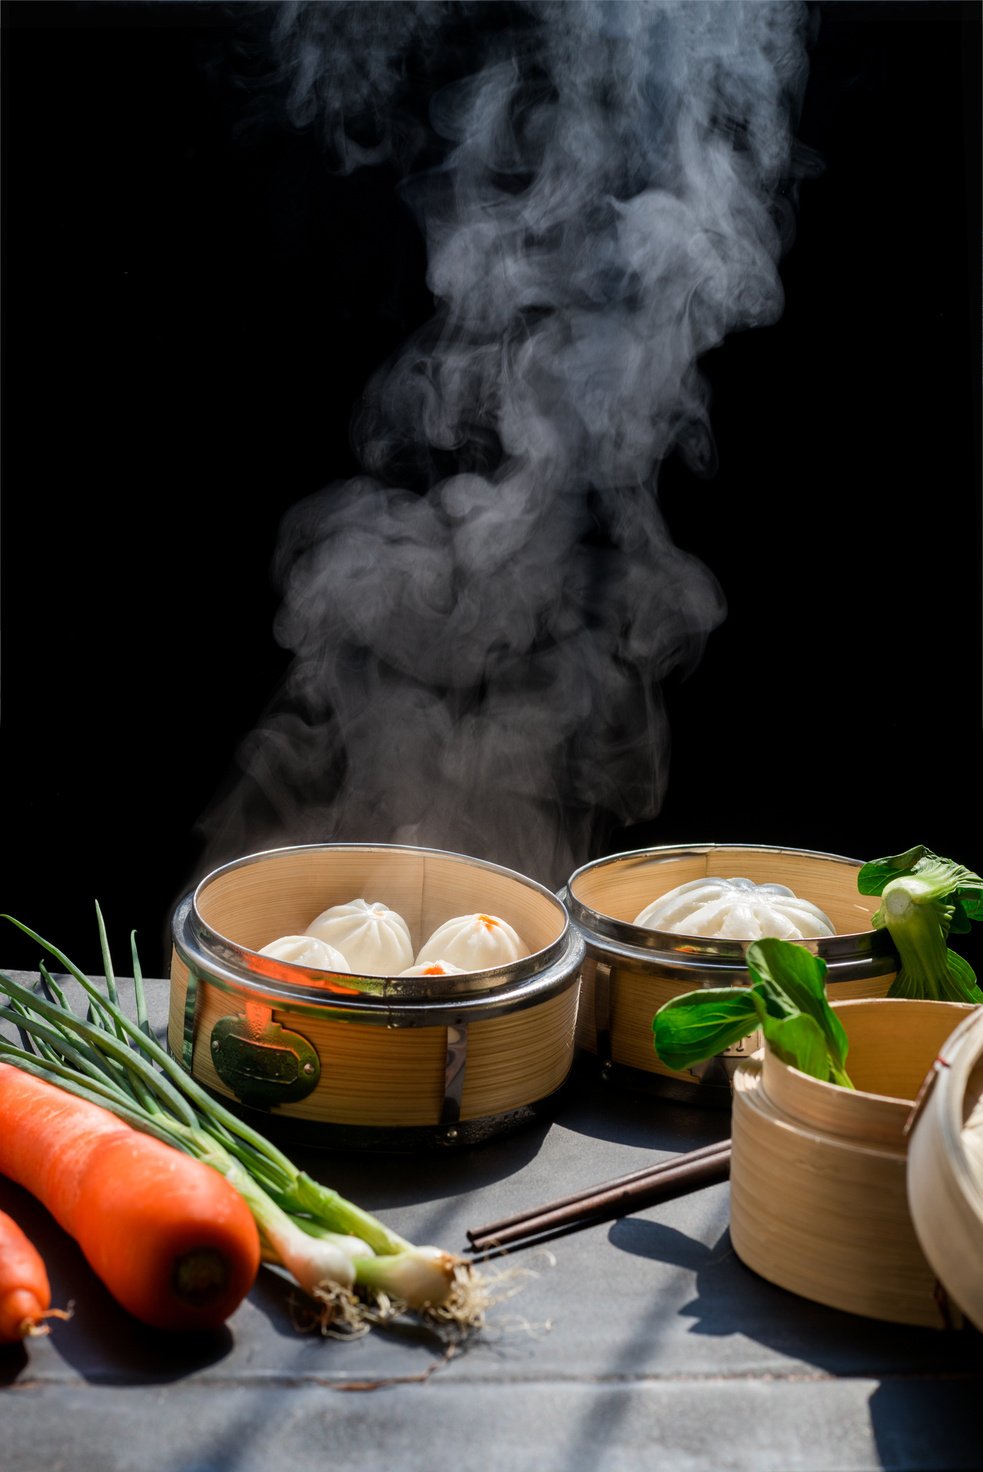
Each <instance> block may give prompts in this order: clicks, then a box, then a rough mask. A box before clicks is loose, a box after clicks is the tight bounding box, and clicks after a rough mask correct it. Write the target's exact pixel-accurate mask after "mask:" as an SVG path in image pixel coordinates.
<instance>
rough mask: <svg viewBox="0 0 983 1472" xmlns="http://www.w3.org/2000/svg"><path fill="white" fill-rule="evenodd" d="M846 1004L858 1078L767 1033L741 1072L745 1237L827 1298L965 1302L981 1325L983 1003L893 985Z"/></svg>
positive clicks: (952, 1314) (806, 1292)
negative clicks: (827, 1069)
mask: <svg viewBox="0 0 983 1472" xmlns="http://www.w3.org/2000/svg"><path fill="white" fill-rule="evenodd" d="M835 1010H836V1012H837V1013H838V1014H839V1016H840V1018H841V1020H842V1022H843V1024H844V1026H845V1028H846V1030H847V1035H848V1037H849V1039H850V1052H849V1057H848V1060H847V1066H848V1068H849V1071H850V1075H851V1078H852V1079H853V1081H854V1083H855V1084H856V1088H855V1089H845V1088H841V1087H839V1086H838V1085H835V1084H830V1083H825V1082H822V1081H821V1080H819V1079H815V1078H811V1077H809V1076H808V1075H807V1074H804V1073H801V1072H800V1071H799V1070H798V1069H795V1068H791V1067H789V1066H788V1065H786V1064H784V1063H782V1062H781V1061H780V1060H779V1059H778V1058H777V1057H775V1055H774V1054H772V1053H771V1052H770V1051H769V1050H768V1049H764V1050H762V1051H761V1052H759V1053H757V1054H756V1055H755V1056H754V1058H752V1059H750V1060H748V1061H746V1062H744V1063H741V1064H740V1066H739V1067H738V1069H737V1070H736V1072H735V1075H734V1103H733V1159H732V1165H731V1237H732V1241H733V1245H734V1250H735V1252H736V1253H737V1255H738V1256H739V1257H740V1258H741V1260H742V1261H743V1262H744V1263H745V1264H746V1266H748V1267H750V1268H752V1269H753V1270H754V1271H755V1272H757V1273H759V1274H760V1275H761V1276H762V1277H764V1278H767V1279H768V1280H769V1281H770V1282H773V1283H776V1284H778V1285H779V1286H780V1287H783V1288H786V1289H788V1290H790V1291H791V1292H793V1293H797V1294H799V1295H800V1296H801V1297H804V1298H808V1299H811V1300H813V1301H814V1302H817V1303H824V1304H828V1305H830V1306H831V1307H833V1308H839V1309H844V1310H846V1311H848V1312H852V1313H858V1314H864V1315H868V1316H870V1317H873V1318H877V1319H884V1320H888V1321H891V1322H895V1323H904V1324H912V1325H925V1326H931V1327H936V1328H945V1327H958V1326H959V1325H960V1324H961V1322H962V1316H963V1315H965V1317H966V1318H968V1319H969V1320H970V1321H971V1322H972V1323H974V1324H976V1325H977V1327H979V1326H980V1325H981V1324H983V1187H981V1174H980V1170H981V1156H983V1105H981V1103H980V1098H981V1094H983V1062H981V1057H983V1010H981V1009H980V1008H976V1007H971V1006H965V1005H962V1004H958V1003H948V1002H922V1001H914V1000H910V999H891V998H878V999H872V1000H863V1001H850V1002H841V1003H838V1004H835ZM940 1060H941V1061H940ZM926 1079H934V1080H935V1082H934V1083H933V1086H932V1087H931V1089H928V1088H925V1087H923V1086H924V1085H925V1083H926ZM919 1096H921V1099H920V1098H919ZM974 1162H975V1163H974ZM909 1203H911V1204H909Z"/></svg>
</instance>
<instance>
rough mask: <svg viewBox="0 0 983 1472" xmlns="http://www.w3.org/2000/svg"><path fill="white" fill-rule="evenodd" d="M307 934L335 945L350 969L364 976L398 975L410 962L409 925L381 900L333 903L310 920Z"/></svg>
mask: <svg viewBox="0 0 983 1472" xmlns="http://www.w3.org/2000/svg"><path fill="white" fill-rule="evenodd" d="M307 934H308V935H313V936H315V937H316V938H317V939H318V940H323V941H325V942H326V943H327V944H328V945H329V946H334V947H335V948H336V949H337V950H339V951H340V952H341V954H342V955H343V956H344V958H345V960H346V961H347V962H348V964H349V966H350V968H351V969H352V971H355V972H360V973H362V974H363V975H365V976H398V975H399V973H400V972H401V971H403V970H405V969H406V967H407V966H412V964H413V942H412V941H411V939H410V928H409V926H408V925H407V923H406V921H405V920H404V919H403V917H402V915H399V914H397V912H396V911H395V910H390V908H389V906H388V905H384V904H383V903H382V902H381V900H372V901H370V900H363V899H357V900H349V901H348V902H347V904H343V905H332V906H331V907H330V909H327V910H322V912H321V914H320V915H318V916H317V918H316V919H315V920H312V921H311V923H310V925H308V927H307Z"/></svg>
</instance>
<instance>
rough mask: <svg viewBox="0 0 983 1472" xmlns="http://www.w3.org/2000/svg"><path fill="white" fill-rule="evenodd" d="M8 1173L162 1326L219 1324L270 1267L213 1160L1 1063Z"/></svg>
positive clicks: (102, 1273)
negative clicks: (261, 1267)
mask: <svg viewBox="0 0 983 1472" xmlns="http://www.w3.org/2000/svg"><path fill="white" fill-rule="evenodd" d="M0 1117H2V1119H3V1128H2V1130H0V1172H2V1173H3V1174H4V1175H6V1176H9V1177H10V1179H11V1180H13V1181H16V1182H17V1183H18V1184H19V1185H21V1186H23V1187H24V1188H25V1189H26V1190H28V1191H30V1192H31V1193H32V1194H33V1195H34V1196H36V1197H37V1198H38V1200H39V1201H40V1202H41V1203H42V1204H43V1205H44V1206H45V1207H46V1208H47V1209H48V1211H50V1213H51V1215H52V1216H53V1217H54V1218H55V1220H56V1221H57V1222H58V1224H59V1225H60V1226H61V1227H63V1228H64V1230H65V1231H66V1232H67V1233H68V1234H69V1236H71V1237H74V1239H75V1240H76V1242H77V1243H78V1245H79V1246H80V1247H81V1249H82V1251H83V1253H84V1254H85V1257H86V1259H87V1260H88V1262H89V1265H90V1266H91V1267H92V1269H93V1271H94V1272H95V1273H96V1274H97V1276H98V1277H99V1278H101V1280H102V1282H103V1283H104V1284H105V1286H106V1287H107V1288H108V1289H109V1291H110V1293H112V1295H113V1297H114V1298H116V1300H117V1301H118V1302H119V1303H121V1304H122V1305H123V1307H124V1308H125V1309H127V1310H128V1311H129V1312H130V1313H131V1314H133V1315H134V1316H135V1317H136V1318H138V1319H140V1320H142V1321H143V1322H144V1323H146V1324H149V1325H151V1326H152V1327H154V1328H158V1329H172V1330H188V1329H203V1328H216V1327H218V1326H219V1325H221V1324H222V1323H224V1322H225V1320H226V1319H227V1318H228V1317H229V1316H230V1314H232V1313H233V1312H234V1310H235V1309H236V1308H237V1307H238V1305H239V1304H240V1303H241V1301H242V1299H243V1298H244V1297H245V1295H246V1294H247V1293H248V1292H249V1289H250V1288H251V1287H252V1284H253V1281H254V1280H255V1277H256V1273H257V1271H258V1270H259V1262H260V1242H259V1233H258V1231H257V1228H256V1223H255V1221H254V1219H253V1216H252V1213H251V1212H250V1210H249V1207H248V1206H247V1205H246V1203H245V1201H244V1200H243V1198H242V1196H241V1195H240V1194H239V1192H238V1191H237V1190H236V1189H235V1188H234V1187H233V1186H231V1185H230V1184H229V1182H228V1181H226V1180H225V1178H224V1177H223V1176H221V1175H220V1174H219V1173H218V1172H217V1171H215V1170H213V1169H212V1168H211V1167H210V1166H209V1165H206V1164H204V1163H203V1162H202V1161H200V1160H197V1159H195V1158H194V1157H193V1156H190V1155H186V1154H184V1153H183V1152H182V1151H180V1150H178V1149H176V1148H175V1147H174V1146H172V1145H166V1144H164V1143H163V1141H161V1140H158V1139H156V1138H155V1137H154V1136H152V1135H148V1134H144V1133H142V1132H141V1131H140V1130H136V1129H133V1128H132V1127H131V1126H130V1125H128V1124H126V1123H124V1122H123V1121H122V1120H120V1119H118V1118H117V1117H116V1116H115V1115H114V1114H111V1113H110V1112H109V1111H108V1110H106V1109H103V1108H101V1107H100V1106H99V1105H97V1104H92V1103H89V1102H88V1101H87V1100H84V1099H80V1098H78V1097H77V1096H75V1095H74V1094H71V1093H68V1092H67V1091H66V1090H64V1089H62V1088H59V1087H58V1086H57V1085H55V1084H50V1083H47V1082H45V1080H43V1079H40V1078H36V1077H34V1075H33V1074H30V1073H27V1072H25V1071H24V1070H22V1069H20V1068H15V1067H11V1065H10V1064H7V1063H0Z"/></svg>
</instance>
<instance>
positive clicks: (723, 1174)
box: [467, 1140, 730, 1252]
mask: <svg viewBox="0 0 983 1472" xmlns="http://www.w3.org/2000/svg"><path fill="white" fill-rule="evenodd" d="M729 1173H730V1141H729V1140H720V1141H718V1142H717V1143H716V1144H714V1145H704V1146H703V1147H702V1148H701V1149H699V1150H691V1151H689V1152H688V1153H687V1154H685V1155H677V1156H674V1157H673V1158H672V1159H671V1160H664V1161H661V1162H660V1163H659V1164H658V1165H651V1166H646V1167H644V1168H643V1169H641V1170H636V1171H631V1172H630V1173H629V1174H628V1175H625V1176H618V1177H617V1178H616V1179H615V1180H613V1181H606V1182H604V1183H602V1184H601V1185H597V1186H591V1187H588V1188H586V1189H585V1190H583V1191H577V1192H575V1193H573V1194H572V1195H570V1196H564V1197H561V1198H560V1199H559V1200H557V1201H551V1202H548V1203H546V1204H545V1205H543V1206H538V1207H534V1208H532V1209H530V1210H528V1211H523V1212H518V1213H516V1214H515V1215H514V1216H510V1217H502V1218H501V1219H500V1220H499V1221H496V1222H489V1223H488V1224H487V1225H486V1226H484V1227H474V1228H472V1229H471V1230H470V1231H469V1232H468V1233H467V1238H468V1241H469V1242H470V1243H471V1246H472V1248H473V1249H474V1250H475V1251H477V1252H486V1251H489V1250H491V1249H494V1248H498V1247H504V1246H506V1245H512V1244H515V1243H518V1242H522V1241H524V1240H525V1239H528V1238H532V1237H541V1236H542V1235H543V1234H544V1233H554V1232H560V1231H573V1230H576V1229H577V1228H578V1227H582V1226H590V1225H593V1224H594V1223H595V1222H599V1221H610V1220H611V1219H612V1218H613V1217H618V1216H627V1215H629V1214H630V1213H631V1212H632V1211H638V1210H639V1209H640V1208H641V1207H642V1206H651V1205H652V1204H653V1203H654V1202H656V1201H665V1200H669V1199H670V1198H671V1197H672V1196H677V1195H681V1194H682V1193H683V1192H685V1191H692V1190H695V1189H697V1188H698V1187H700V1186H708V1185H712V1184H713V1183H715V1182H717V1181H722V1180H725V1179H726V1178H727V1176H728V1175H729Z"/></svg>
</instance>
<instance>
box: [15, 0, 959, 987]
mask: <svg viewBox="0 0 983 1472" xmlns="http://www.w3.org/2000/svg"><path fill="white" fill-rule="evenodd" d="M243 9H244V7H242V6H239V7H236V6H231V7H221V6H212V5H197V6H189V5H184V4H179V3H178V4H167V3H151V4H147V5H132V4H128V3H120V4H95V5H92V4H74V5H72V4H69V5H62V4H35V3H33V0H21V3H14V4H6V5H4V6H3V26H4V30H3V68H4V73H3V108H4V115H3V186H4V199H3V205H4V215H3V264H4V283H3V289H4V323H3V421H4V422H3V430H4V434H3V455H4V461H3V507H2V514H3V527H2V534H3V549H2V550H3V608H2V613H3V623H2V638H3V646H2V658H3V663H2V692H0V694H2V711H0V774H2V788H0V800H2V807H0V853H2V878H3V882H2V886H0V908H2V909H4V910H7V911H9V912H11V913H13V914H15V915H17V916H18V917H19V918H21V919H22V920H24V921H26V922H28V923H29V924H31V925H33V926H34V927H35V928H36V929H38V930H40V931H41V932H42V933H43V934H46V935H48V936H49V937H50V938H51V939H53V940H55V941H56V942H57V943H58V944H60V945H61V946H62V947H63V948H64V949H66V950H68V951H69V953H70V954H71V955H73V957H74V958H75V959H76V960H78V961H79V962H80V963H81V964H83V965H85V966H87V967H89V968H90V969H96V968H97V967H98V950H97V946H96V942H95V926H94V919H93V900H94V899H96V898H97V899H98V900H99V901H100V903H101V905H102V907H103V909H104V911H105V913H106V917H107V922H108V925H109V928H110V933H111V935H112V937H113V939H114V943H116V944H118V945H119V947H120V948H121V952H122V948H124V947H125V937H126V934H127V933H128V931H129V930H130V929H131V928H136V929H137V932H138V936H139V940H140V945H141V953H142V956H143V964H144V969H145V971H147V972H148V973H151V974H163V972H162V970H161V968H165V967H166V965H167V949H168V947H167V927H168V918H169V914H170V910H171V907H172V905H173V903H174V902H175V900H176V899H177V898H178V897H179V896H180V895H181V894H182V893H183V892H184V890H185V889H186V888H187V886H188V884H189V883H190V882H191V880H192V878H193V877H195V875H196V873H197V866H198V863H199V858H200V853H201V841H200V835H199V833H198V828H197V825H198V822H199V818H200V816H201V814H202V812H203V811H204V810H205V809H206V807H207V806H208V804H209V803H210V802H211V801H212V799H213V797H214V794H215V793H216V791H217V790H218V789H219V788H220V787H221V786H222V785H223V784H224V783H225V782H226V780H227V778H228V776H229V773H230V770H231V767H232V763H233V760H234V754H235V749H236V746H237V743H238V742H239V741H240V740H241V739H242V737H243V736H244V735H246V734H247V733H248V732H249V730H250V729H251V728H252V725H253V723H254V721H255V719H256V717H257V715H258V714H259V712H260V711H261V709H262V708H263V706H264V705H265V703H266V702H267V700H268V698H269V696H270V694H271V692H272V691H273V689H274V688H275V686H276V683H277V681H278V679H279V677H280V675H281V674H282V673H283V671H284V669H285V666H286V656H285V654H284V652H283V651H282V650H281V649H280V648H278V646H277V645H276V643H275V640H274V636H273V618H274V614H275V610H276V606H277V599H276V596H275V594H274V591H273V588H272V584H271V579H270V561H271V557H272V552H273V548H274V544H275V541H276V535H277V527H278V523H279V520H280V518H281V516H282V515H283V513H284V512H285V510H286V509H287V508H288V507H290V506H291V505H293V504H294V503H295V502H296V501H298V500H299V499H300V498H301V497H303V496H305V495H307V494H309V493H310V492H312V491H314V490H316V489H317V488H319V487H320V486H322V485H324V484H326V483H328V482H329V481H332V480H335V479H338V478H340V477H344V476H346V475H348V474H350V473H351V472H352V470H353V469H354V468H355V467H354V464H353V462H352V452H351V449H350V444H349V422H350V417H351V414H352V409H353V405H354V403H355V401H356V399H357V396H358V393H359V390H360V389H361V387H362V386H363V384H364V383H365V380H366V378H367V376H368V375H369V374H370V373H371V372H372V370H373V369H374V368H376V367H377V366H378V365H379V364H380V363H381V362H382V361H383V360H384V359H385V357H386V356H387V355H388V354H389V353H390V352H392V351H393V350H394V349H395V348H396V347H397V346H398V345H399V344H400V343H401V342H402V341H404V339H405V338H406V336H407V334H408V332H409V331H410V330H411V329H412V328H413V327H414V326H416V325H417V324H418V323H420V322H423V321H425V320H426V319H427V318H428V316H429V315H430V310H431V302H430V299H429V297H428V294H427V291H426V287H425V283H424V265H425V262H424V251H423V245H422V243H421V241H420V238H419V236H418V233H417V230H416V227H415V225H414V223H413V221H412V220H411V218H410V217H409V215H408V213H406V212H405V211H404V210H403V208H402V207H401V206H400V205H399V203H398V201H397V199H396V197H395V195H394V192H393V188H392V185H393V180H392V178H391V177H390V176H389V174H388V173H387V171H386V170H385V169H369V170H361V171H358V172H356V173H354V174H352V175H350V176H348V177H346V178H338V177H333V176H332V175H331V174H330V173H329V171H328V169H327V168H326V165H325V161H324V159H323V157H322V155H321V153H320V150H319V147H318V144H317V142H316V140H315V139H314V137H313V136H312V135H311V134H310V133H304V132H298V131H295V130H292V129H291V128H289V127H288V126H287V125H286V124H285V123H280V124H276V125H272V126H271V125H269V123H267V124H266V125H264V126H261V127H256V126H246V125H244V122H243V99H242V94H241V92H239V91H237V89H236V88H234V87H233V86H231V85H230V82H229V71H228V65H227V58H228V56H229V54H230V52H229V48H230V46H233V45H234V43H235V37H236V35H237V34H238V30H239V26H240V22H241V19H242V16H241V13H240V12H241V11H242V10H243ZM814 14H816V16H817V17H818V21H819V25H818V31H817V34H816V38H815V41H814V43H813V45H812V48H811V68H810V80H809V85H808V89H807V92H806V97H805V106H804V111H803V114H802V117H801V120H800V122H799V125H798V128H797V135H798V137H799V138H800V139H801V140H802V142H803V143H804V144H805V145H807V147H808V148H809V149H811V150H813V151H814V152H815V153H816V154H817V155H818V156H819V157H820V159H821V160H822V162H823V170H822V172H821V174H819V176H818V177H816V178H814V179H811V180H807V181H806V182H805V183H804V184H803V186H802V191H801V196H800V201H799V207H798V211H797V224H796V236H795V241H794V244H793V245H792V247H791V248H790V250H789V252H788V253H787V255H786V257H785V259H784V261H783V264H782V277H783V281H784V285H785V291H786V306H785V311H784V314H783V316H782V318H781V320H780V321H779V322H778V323H777V324H776V325H774V326H773V327H770V328H765V329H755V330H753V331H750V332H745V333H741V334H739V335H735V336H734V337H732V338H730V339H728V340H727V341H726V342H725V343H724V345H723V346H722V347H721V348H720V349H718V350H717V351H715V352H714V353H712V354H711V355H709V357H708V359H707V360H706V362H705V363H704V365H703V366H704V368H705V371H706V373H707V376H708V379H709V381H710V384H711V386H712V393H713V401H712V409H711V420H712V425H713V429H714V433H715V437H716V443H717V453H718V466H717V469H716V472H715V473H714V475H713V476H712V477H711V478H710V479H708V480H705V481H700V480H695V479H694V478H693V477H692V475H691V474H690V473H689V472H688V471H687V470H686V469H685V468H684V467H683V466H681V465H679V464H677V463H675V462H670V463H669V464H668V465H667V466H666V467H665V471H664V474H663V479H662V491H661V494H662V498H663V504H664V508H665V511H666V514H667V516H668V519H669V522H670V526H671V528H672V531H673V535H674V537H675V539H676V540H677V542H678V543H679V544H680V545H681V546H683V547H685V548H687V549H688V550H690V551H692V552H694V553H695V554H696V555H698V556H699V557H700V558H701V559H702V560H703V561H704V562H705V563H707V565H708V566H709V567H710V568H711V569H712V570H713V572H714V573H715V574H716V576H717V577H718V579H719V581H720V583H721V585H722V587H723V590H724V592H725V595H726V597H727V601H728V615H727V618H726V620H725V622H724V623H723V624H722V625H721V627H720V628H719V629H718V630H717V631H716V632H715V633H714V634H713V635H711V638H710V641H709V645H708V648H707V651H706V654H705V657H704V659H703V661H702V663H701V664H700V666H699V668H698V669H697V670H696V672H695V673H694V674H692V675H691V676H690V677H689V678H688V679H687V680H685V681H678V682H676V683H675V684H674V685H672V686H671V687H670V688H669V689H668V691H667V695H668V701H669V713H670V720H671V727H672V736H673V753H672V764H671V768H670V777H669V787H668V793H667V796H666V800H665V803H664V806H663V810H662V813H661V814H660V816H659V818H658V819H657V820H656V821H654V822H651V823H647V824H645V825H644V826H641V825H640V826H639V827H638V828H636V829H629V830H625V831H622V832H619V833H617V834H615V835H614V836H613V839H612V843H611V844H610V845H609V848H613V847H629V846H635V845H636V844H644V843H650V842H656V843H674V842H690V841H705V840H716V841H719V842H724V841H745V842H757V843H779V844H785V845H792V846H799V847H808V848H815V849H820V850H825V851H831V852H836V853H841V854H849V855H852V856H855V857H860V858H867V857H874V856H877V855H881V854H886V853H890V852H895V851H897V850H899V849H902V848H906V847H908V846H910V845H911V844H913V843H918V842H922V843H926V844H928V845H929V846H930V847H931V848H934V849H935V850H936V851H937V852H939V853H943V854H947V855H949V856H950V857H952V858H955V859H958V860H959V861H961V862H962V863H964V864H967V865H968V866H969V867H971V868H974V869H976V870H977V871H980V870H981V869H983V838H981V829H980V820H979V811H978V809H979V800H978V796H977V790H978V773H979V757H980V728H981V680H980V669H981V660H980V653H981V649H980V575H979V570H980V542H979V537H980V520H979V510H980V499H979V489H980V460H979V446H980V419H979V389H980V353H979V320H980V302H979V288H978V281H979V247H980V197H979V177H980V151H979V139H980V87H979V79H980V68H979V60H980V17H981V7H980V6H979V5H978V4H975V3H974V4H970V5H960V4H949V3H938V0H936V3H930V4H919V3H901V4H896V3H892V0H885V3H876V4H852V3H839V4H837V3H834V4H823V5H820V6H818V7H817V8H815V10H814ZM240 64H246V65H248V60H247V62H246V63H242V59H241V58H240ZM367 836H369V837H384V836H385V835H367ZM586 857H589V856H587V855H585V858H586ZM974 947H975V948H976V950H977V953H978V945H977V940H976V937H975V936H974V938H973V940H972V941H971V942H969V943H968V945H966V944H964V945H963V946H962V947H961V948H962V949H964V950H966V951H967V953H968V954H970V955H971V956H972V955H973V950H974ZM36 955H37V952H36V947H34V945H33V944H31V943H29V942H27V941H26V940H23V939H22V938H21V937H20V935H19V934H18V933H16V932H15V931H13V930H12V929H9V930H5V933H4V936H3V940H2V946H0V964H3V965H6V966H11V967H17V966H24V967H33V966H34V965H35V964H36ZM974 960H976V962H977V964H979V962H978V955H977V956H974ZM117 965H118V966H119V968H120V969H121V970H123V969H126V967H125V965H124V964H123V963H122V961H121V957H120V956H118V957H117Z"/></svg>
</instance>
